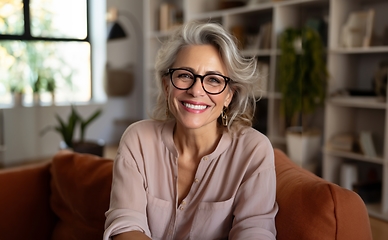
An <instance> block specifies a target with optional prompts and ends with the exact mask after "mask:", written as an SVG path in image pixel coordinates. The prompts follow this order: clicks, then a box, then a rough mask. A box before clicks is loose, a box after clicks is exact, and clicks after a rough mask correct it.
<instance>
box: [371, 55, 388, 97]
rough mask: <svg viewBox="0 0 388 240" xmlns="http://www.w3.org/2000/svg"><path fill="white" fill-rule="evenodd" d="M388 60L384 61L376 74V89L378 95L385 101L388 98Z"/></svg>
mask: <svg viewBox="0 0 388 240" xmlns="http://www.w3.org/2000/svg"><path fill="white" fill-rule="evenodd" d="M387 82H388V61H382V62H381V63H380V66H379V69H378V70H377V71H376V73H375V76H374V88H375V89H374V90H375V93H376V95H377V97H378V98H379V99H380V100H381V101H382V102H385V101H386V98H387Z"/></svg>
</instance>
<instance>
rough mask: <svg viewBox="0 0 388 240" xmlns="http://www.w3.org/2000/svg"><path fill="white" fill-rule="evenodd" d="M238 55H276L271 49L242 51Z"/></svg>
mask: <svg viewBox="0 0 388 240" xmlns="http://www.w3.org/2000/svg"><path fill="white" fill-rule="evenodd" d="M240 53H241V54H242V55H243V56H244V57H254V56H258V57H266V56H268V57H269V56H271V55H272V54H276V52H274V51H273V50H272V49H243V50H241V51H240Z"/></svg>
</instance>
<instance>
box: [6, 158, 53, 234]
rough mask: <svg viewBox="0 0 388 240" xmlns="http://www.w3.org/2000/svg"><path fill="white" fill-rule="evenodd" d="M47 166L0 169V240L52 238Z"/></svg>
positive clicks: (47, 164) (48, 165) (44, 164)
mask: <svg viewBox="0 0 388 240" xmlns="http://www.w3.org/2000/svg"><path fill="white" fill-rule="evenodd" d="M49 167H50V164H49V163H42V164H31V165H29V166H22V167H14V168H10V169H6V170H1V171H0V199H1V205H0V216H1V218H2V221H1V223H0V239H13V240H18V239H39V240H45V239H50V238H51V233H52V229H53V227H54V224H55V215H54V213H53V212H52V211H51V208H50V202H49V198H50V171H49ZM32 219H33V220H32ZM31 220H32V221H31Z"/></svg>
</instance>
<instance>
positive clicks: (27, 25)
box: [0, 0, 91, 44]
mask: <svg viewBox="0 0 388 240" xmlns="http://www.w3.org/2000/svg"><path fill="white" fill-rule="evenodd" d="M89 5H90V0H86V21H87V23H86V37H85V38H83V39H79V38H58V37H35V36H32V35H31V19H30V16H31V14H30V7H29V6H30V0H23V16H24V33H23V34H22V35H16V34H2V33H0V40H16V41H17V40H19V41H49V42H88V43H89V44H91V43H90V37H89V35H90V6H89ZM69 17H71V16H69Z"/></svg>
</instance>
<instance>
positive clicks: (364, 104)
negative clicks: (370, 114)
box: [328, 96, 387, 109]
mask: <svg viewBox="0 0 388 240" xmlns="http://www.w3.org/2000/svg"><path fill="white" fill-rule="evenodd" d="M328 102H329V103H330V104H333V105H336V106H342V107H355V108H372V109H386V108H387V104H386V102H382V101H380V100H379V99H378V98H377V97H349V96H344V97H332V98H330V99H329V100H328Z"/></svg>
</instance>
